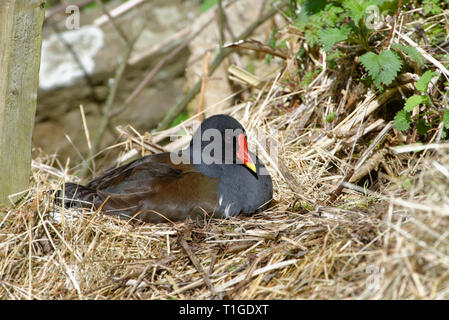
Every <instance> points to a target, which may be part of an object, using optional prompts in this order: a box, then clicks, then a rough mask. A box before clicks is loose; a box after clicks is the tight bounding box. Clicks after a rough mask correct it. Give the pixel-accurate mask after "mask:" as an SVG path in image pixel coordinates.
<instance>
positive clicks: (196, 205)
mask: <svg viewBox="0 0 449 320" xmlns="http://www.w3.org/2000/svg"><path fill="white" fill-rule="evenodd" d="M211 119H212V121H211ZM217 122H218V123H220V124H221V125H222V128H220V129H218V131H220V132H221V131H222V130H221V129H224V128H228V129H229V128H230V129H235V127H239V128H238V129H241V131H242V133H243V134H244V130H243V127H241V125H240V124H239V123H238V122H237V120H235V119H234V118H232V117H229V116H224V115H217V116H213V117H211V118H208V119H206V120H205V121H204V122H203V124H202V125H201V126H200V128H199V129H198V130H197V131H196V132H195V134H194V138H195V135H198V134H202V133H204V131H205V130H206V129H211V128H216V127H217V126H219V125H217ZM193 141H194V139H192V142H191V144H190V146H189V147H188V148H186V149H184V150H181V151H179V152H177V153H169V152H164V153H159V154H154V155H149V156H145V157H142V158H140V159H137V160H134V161H132V162H131V163H129V164H126V165H123V166H120V167H118V168H114V169H111V170H108V171H106V172H104V173H103V174H102V175H100V176H99V177H96V178H95V179H93V180H92V181H90V182H89V183H87V184H86V185H85V186H81V185H78V184H75V183H66V184H65V186H64V188H63V189H64V190H60V191H59V193H58V198H59V199H60V200H62V199H61V198H62V195H63V194H64V204H65V205H66V206H81V207H90V206H93V207H94V208H96V209H98V208H101V210H102V212H103V213H105V214H109V215H116V216H119V217H122V218H126V219H130V218H132V217H134V218H135V219H137V220H141V221H144V222H152V223H159V222H166V221H182V220H184V219H186V218H187V217H190V218H193V219H195V218H199V217H203V216H204V215H205V214H206V215H211V216H213V217H216V218H228V217H231V216H235V215H237V214H240V213H242V214H247V215H248V214H252V213H256V212H259V211H262V210H264V209H265V208H266V207H267V206H268V203H269V201H270V200H271V198H272V195H273V189H272V182H271V177H270V176H269V174H261V173H263V172H266V169H265V166H264V165H263V164H262V163H261V161H260V160H259V159H258V158H257V156H256V155H254V154H252V153H250V152H249V151H248V150H247V149H245V148H247V147H246V136H245V141H244V144H243V142H240V144H239V146H237V144H236V143H235V144H233V145H232V146H231V144H232V142H237V139H234V140H233V141H230V145H228V146H227V147H233V149H237V147H238V149H239V150H238V151H239V152H240V155H239V153H238V152H232V153H231V156H229V153H228V155H224V154H225V153H226V152H224V151H225V147H226V146H225V144H226V143H221V144H220V145H218V142H219V141H218V139H214V140H213V141H211V142H210V141H206V142H209V143H203V141H202V142H201V143H200V145H199V146H197V147H195V146H194V145H193ZM226 141H228V142H229V140H226ZM210 144H215V146H216V148H215V149H212V150H215V151H213V152H209V153H208V155H207V156H209V157H210V158H211V159H209V160H216V161H215V162H213V161H212V163H211V161H207V160H206V161H204V159H200V160H199V161H195V160H196V159H195V155H197V154H198V152H203V151H204V150H205V149H206V146H207V145H210ZM217 150H223V152H217ZM220 153H221V154H220ZM207 156H205V157H204V158H207ZM217 157H218V158H217ZM226 157H227V158H226ZM237 158H241V159H243V161H246V162H247V163H246V164H244V163H238V160H237ZM253 159H254V161H253ZM174 160H175V161H174Z"/></svg>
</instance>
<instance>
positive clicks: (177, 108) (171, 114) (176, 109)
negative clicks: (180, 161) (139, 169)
mask: <svg viewBox="0 0 449 320" xmlns="http://www.w3.org/2000/svg"><path fill="white" fill-rule="evenodd" d="M277 12H278V11H277V9H271V10H270V11H269V12H268V13H266V14H265V15H264V16H262V17H261V18H260V19H259V20H257V21H256V22H254V23H252V24H251V25H250V26H249V27H248V28H246V30H245V31H243V32H242V33H241V34H240V35H239V36H238V39H246V38H248V37H249V36H250V35H251V34H252V33H253V32H254V30H256V29H257V28H258V27H259V26H260V25H261V24H262V23H264V22H265V21H267V20H268V19H270V18H271V17H272V16H274V15H275V14H276V13H277ZM231 52H234V49H231V48H222V49H221V50H220V51H219V52H218V53H217V55H216V56H215V57H214V59H213V61H212V63H211V66H210V69H209V75H208V76H209V77H210V76H211V75H212V74H213V73H214V71H215V70H216V69H217V67H218V66H219V65H220V63H221V62H222V61H223V60H224V59H225V58H226V57H227V56H228V55H229V54H230V53H231ZM201 82H202V80H198V81H197V82H196V83H195V85H194V86H193V87H192V89H190V91H189V92H188V93H187V94H186V95H185V96H184V98H183V99H182V100H181V101H180V102H179V103H177V104H176V105H174V106H173V107H171V108H170V110H168V112H167V113H166V115H165V117H164V119H162V121H161V122H160V123H159V125H158V126H157V128H156V131H161V130H164V129H167V128H168V127H169V126H170V123H172V121H173V119H174V118H175V117H176V116H177V115H178V114H179V113H180V112H181V111H182V110H184V108H185V107H186V106H187V104H188V103H189V102H190V101H191V100H192V99H193V98H194V97H195V96H196V95H197V94H198V92H199V91H200V88H201Z"/></svg>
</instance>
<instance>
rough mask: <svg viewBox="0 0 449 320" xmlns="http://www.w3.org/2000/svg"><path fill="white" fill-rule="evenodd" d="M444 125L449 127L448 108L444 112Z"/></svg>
mask: <svg viewBox="0 0 449 320" xmlns="http://www.w3.org/2000/svg"><path fill="white" fill-rule="evenodd" d="M443 125H444V127H445V128H446V129H449V109H446V110H445V111H444V114H443Z"/></svg>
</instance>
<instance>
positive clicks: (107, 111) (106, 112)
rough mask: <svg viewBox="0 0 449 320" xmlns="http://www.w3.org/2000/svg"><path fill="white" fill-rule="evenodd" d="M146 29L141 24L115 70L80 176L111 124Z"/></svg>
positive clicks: (83, 173)
mask: <svg viewBox="0 0 449 320" xmlns="http://www.w3.org/2000/svg"><path fill="white" fill-rule="evenodd" d="M143 30H144V25H142V26H141V28H140V30H139V32H138V33H137V36H136V37H135V38H134V39H133V40H132V42H131V43H130V45H129V46H128V47H127V50H126V52H125V54H124V55H123V58H122V61H121V62H120V65H119V67H118V68H117V70H116V72H115V77H114V81H113V83H112V85H111V90H110V92H109V95H108V98H107V99H106V103H105V106H104V108H103V116H102V118H101V121H100V124H99V127H98V131H97V135H96V136H95V139H94V141H93V145H92V151H91V152H90V153H91V154H90V157H89V158H88V159H87V160H86V161H85V162H84V163H83V166H82V168H81V169H80V171H79V173H78V176H80V177H84V176H86V175H87V173H88V171H89V167H90V163H91V162H92V159H93V158H92V157H93V154H95V153H96V152H97V150H98V148H99V146H100V142H101V139H102V138H103V135H104V132H105V130H106V128H107V126H108V124H109V121H110V120H111V118H112V117H111V109H112V105H113V104H114V101H115V97H116V95H117V91H118V86H119V84H120V80H121V79H122V76H123V73H124V71H125V69H126V66H127V62H128V59H129V57H130V56H131V53H132V51H133V49H134V44H135V43H136V41H137V39H138V38H139V36H140V34H141V33H142V31H143Z"/></svg>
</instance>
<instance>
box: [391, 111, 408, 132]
mask: <svg viewBox="0 0 449 320" xmlns="http://www.w3.org/2000/svg"><path fill="white" fill-rule="evenodd" d="M411 123H412V121H411V120H410V113H408V112H407V111H405V110H400V111H399V112H398V113H396V116H395V117H394V126H395V127H396V129H398V130H399V131H405V130H407V129H408V128H409V127H410V124H411Z"/></svg>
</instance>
